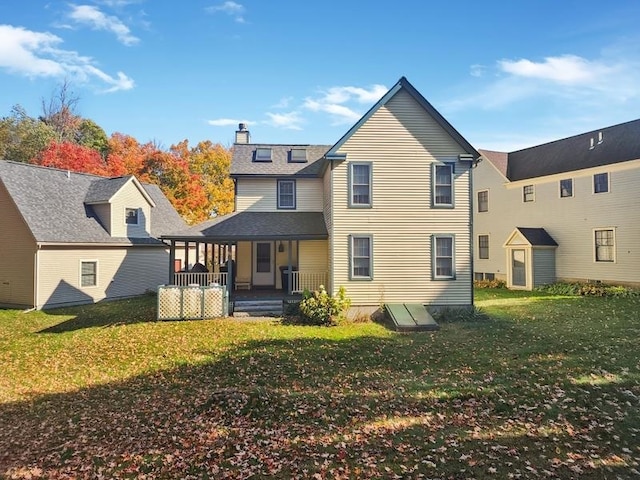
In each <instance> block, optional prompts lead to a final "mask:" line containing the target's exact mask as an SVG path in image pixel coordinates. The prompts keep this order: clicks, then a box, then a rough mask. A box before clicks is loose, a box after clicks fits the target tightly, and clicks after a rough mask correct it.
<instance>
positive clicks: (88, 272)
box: [80, 260, 98, 287]
mask: <svg viewBox="0 0 640 480" xmlns="http://www.w3.org/2000/svg"><path fill="white" fill-rule="evenodd" d="M97 285H98V261H97V260H82V261H80V286H81V287H96V286H97Z"/></svg>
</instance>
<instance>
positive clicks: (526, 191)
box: [473, 120, 640, 289]
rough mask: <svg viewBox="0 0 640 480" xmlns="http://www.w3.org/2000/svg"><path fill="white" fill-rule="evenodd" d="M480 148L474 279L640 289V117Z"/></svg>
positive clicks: (510, 283)
mask: <svg viewBox="0 0 640 480" xmlns="http://www.w3.org/2000/svg"><path fill="white" fill-rule="evenodd" d="M480 153H481V154H482V161H481V162H480V163H479V164H478V166H477V167H476V169H475V172H474V195H475V207H474V215H473V218H474V237H475V239H474V241H475V249H474V251H475V255H474V276H475V279H477V280H479V279H492V278H497V279H503V280H505V281H506V282H507V285H508V286H509V287H510V288H522V289H531V288H534V287H536V286H538V285H540V284H544V283H552V282H554V281H556V280H558V281H601V282H604V283H619V284H629V285H640V196H639V195H638V190H639V189H640V120H634V121H632V122H627V123H623V124H620V125H614V126H612V127H607V128H602V129H599V130H594V131H591V132H587V133H583V134H580V135H575V136H573V137H569V138H565V139H562V140H557V141H555V142H550V143H546V144H543V145H538V146H535V147H531V148H527V149H524V150H519V151H516V152H511V153H503V152H494V151H489V150H480Z"/></svg>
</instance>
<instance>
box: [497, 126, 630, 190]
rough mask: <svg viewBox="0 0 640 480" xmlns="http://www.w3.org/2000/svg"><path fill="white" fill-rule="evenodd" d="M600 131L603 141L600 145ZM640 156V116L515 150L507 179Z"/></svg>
mask: <svg viewBox="0 0 640 480" xmlns="http://www.w3.org/2000/svg"><path fill="white" fill-rule="evenodd" d="M600 132H602V143H600V144H598V135H599V133H600ZM591 139H593V140H594V148H592V149H590V148H589V147H590V145H591ZM639 158H640V119H639V120H634V121H631V122H627V123H621V124H619V125H614V126H612V127H606V128H601V129H598V130H593V131H591V132H587V133H582V134H580V135H575V136H573V137H569V138H564V139H562V140H556V141H555V142H551V143H545V144H543V145H538V146H536V147H531V148H526V149H524V150H519V151H517V152H511V153H509V166H508V169H507V178H508V179H509V180H511V181H517V180H524V179H528V178H535V177H542V176H545V175H553V174H556V173H564V172H570V171H573V170H581V169H585V168H591V167H599V166H603V165H610V164H614V163H620V162H626V161H628V160H636V159H639Z"/></svg>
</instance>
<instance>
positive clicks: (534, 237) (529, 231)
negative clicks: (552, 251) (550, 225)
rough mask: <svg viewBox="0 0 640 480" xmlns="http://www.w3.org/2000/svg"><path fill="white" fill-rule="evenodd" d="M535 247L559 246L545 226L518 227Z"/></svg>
mask: <svg viewBox="0 0 640 480" xmlns="http://www.w3.org/2000/svg"><path fill="white" fill-rule="evenodd" d="M516 230H517V231H519V232H520V233H521V234H522V236H523V237H524V238H525V240H526V241H527V242H529V243H530V244H531V246H533V247H557V246H558V244H557V243H556V241H555V240H554V239H553V238H552V237H551V235H549V233H547V231H546V230H545V229H544V228H530V227H516Z"/></svg>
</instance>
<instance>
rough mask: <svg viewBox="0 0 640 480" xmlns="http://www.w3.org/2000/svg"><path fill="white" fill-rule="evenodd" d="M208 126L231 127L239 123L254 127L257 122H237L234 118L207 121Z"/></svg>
mask: <svg viewBox="0 0 640 480" xmlns="http://www.w3.org/2000/svg"><path fill="white" fill-rule="evenodd" d="M207 123H208V124H209V125H213V126H214V127H229V126H231V125H233V126H236V127H237V126H238V125H239V124H240V123H244V124H246V125H256V124H257V123H258V122H253V121H251V120H237V119H235V118H218V119H215V120H209V121H207Z"/></svg>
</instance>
